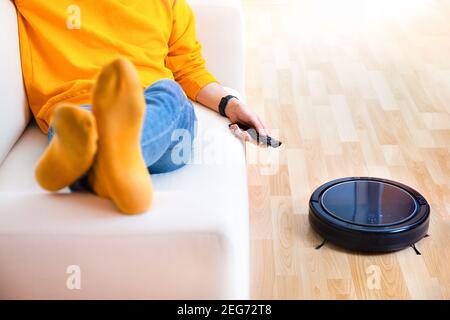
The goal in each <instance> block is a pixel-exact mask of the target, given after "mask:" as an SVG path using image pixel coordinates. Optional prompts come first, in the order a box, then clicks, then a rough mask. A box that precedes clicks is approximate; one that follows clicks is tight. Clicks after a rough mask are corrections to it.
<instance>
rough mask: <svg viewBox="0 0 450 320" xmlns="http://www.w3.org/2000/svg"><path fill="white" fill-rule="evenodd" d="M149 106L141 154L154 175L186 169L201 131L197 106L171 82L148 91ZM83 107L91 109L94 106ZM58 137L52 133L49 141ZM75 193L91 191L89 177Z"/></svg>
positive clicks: (146, 96)
mask: <svg viewBox="0 0 450 320" xmlns="http://www.w3.org/2000/svg"><path fill="white" fill-rule="evenodd" d="M144 97H145V103H146V105H147V108H146V111H145V117H144V126H143V129H142V134H141V152H142V155H143V157H144V160H145V163H146V165H147V167H148V169H149V171H150V172H151V173H152V174H154V173H155V174H157V173H165V172H170V171H174V170H176V169H179V168H181V167H183V166H184V165H185V164H186V163H187V162H188V161H189V160H190V159H191V154H192V142H193V139H194V137H195V135H196V131H197V118H196V116H195V112H194V107H193V105H192V103H191V102H190V101H189V99H188V98H187V97H186V95H185V94H184V92H183V90H182V89H181V87H180V85H179V84H178V83H177V82H175V81H173V80H169V79H163V80H159V81H157V82H155V83H154V84H153V85H151V86H150V87H148V88H147V89H145V91H144ZM81 108H85V109H87V110H91V106H90V105H83V106H81ZM53 135H54V131H53V128H52V127H50V128H49V130H48V140H49V142H50V140H51V139H52V137H53ZM71 188H72V190H86V189H89V186H88V185H87V177H86V175H85V176H84V177H83V178H81V179H80V181H78V182H76V183H75V184H74V185H72V186H71Z"/></svg>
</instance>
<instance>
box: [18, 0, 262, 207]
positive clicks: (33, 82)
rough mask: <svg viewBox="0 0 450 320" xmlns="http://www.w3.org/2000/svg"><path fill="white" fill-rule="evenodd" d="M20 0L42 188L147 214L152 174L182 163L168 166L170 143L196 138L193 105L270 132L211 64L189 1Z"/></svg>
mask: <svg viewBox="0 0 450 320" xmlns="http://www.w3.org/2000/svg"><path fill="white" fill-rule="evenodd" d="M14 2H15V5H16V8H17V12H18V23H19V37H20V52H21V61H22V69H23V76H24V82H25V87H26V92H27V96H28V101H29V104H30V106H31V109H32V111H33V114H34V116H35V119H36V121H37V124H38V125H39V127H40V129H41V130H42V131H43V132H44V133H47V134H48V138H49V141H50V143H49V145H48V147H47V149H46V150H45V152H44V154H43V155H42V157H41V158H40V160H39V162H38V164H37V167H36V179H37V181H38V182H39V184H40V185H41V186H42V187H43V188H44V189H46V190H49V191H57V190H60V189H62V188H65V187H67V186H70V187H71V189H72V190H75V191H80V190H84V191H91V192H94V193H95V194H97V195H98V196H101V197H105V198H109V199H111V200H112V201H113V202H114V203H115V205H116V206H117V207H118V208H119V210H120V211H122V212H123V213H127V214H135V213H140V212H144V211H146V210H147V209H148V208H149V207H150V205H151V203H152V194H153V190H152V184H151V179H150V175H149V172H151V173H163V172H170V171H173V170H176V169H178V168H180V167H181V166H183V165H184V164H183V163H181V164H180V163H175V162H174V161H173V160H172V156H171V151H172V149H173V147H174V146H175V145H176V144H177V143H178V141H172V139H171V137H172V133H173V132H174V131H175V130H180V129H182V130H187V131H188V132H189V133H190V134H191V135H194V134H195V121H196V116H195V113H194V108H193V105H192V103H191V102H190V101H189V99H188V98H190V99H191V100H193V101H197V102H199V103H200V104H202V105H204V106H206V107H208V108H210V109H212V110H214V111H219V105H220V104H221V102H222V114H223V115H226V116H227V117H228V118H229V119H230V120H231V122H233V123H234V122H242V123H245V124H248V125H250V126H251V127H254V128H255V129H256V130H257V131H258V132H259V133H260V134H265V130H266V127H265V125H264V124H263V123H262V121H261V120H260V119H259V117H258V116H257V115H256V114H255V113H254V112H253V111H252V110H251V109H249V108H248V107H247V106H246V105H245V104H244V103H243V102H242V101H239V100H238V99H237V98H231V97H229V96H228V93H227V92H226V91H225V90H224V88H223V87H222V86H221V85H220V84H218V82H217V81H216V79H215V78H214V76H213V75H212V74H211V73H210V72H209V71H208V70H207V68H206V67H205V60H204V59H203V57H202V54H201V46H200V44H199V42H198V41H197V40H196V33H195V21H194V15H193V12H192V10H191V8H190V6H189V5H188V3H187V2H186V0H127V1H123V0H116V1H109V0H98V1H92V0H46V1H42V0H15V1H14ZM224 31H225V30H224ZM224 97H226V98H225V99H223V98H224ZM231 129H232V131H233V133H235V134H236V135H238V136H239V137H241V138H242V139H244V140H247V141H249V140H251V138H250V136H249V135H248V133H246V132H243V131H241V130H240V129H239V128H238V127H237V126H232V127H231ZM183 152H187V151H186V150H183Z"/></svg>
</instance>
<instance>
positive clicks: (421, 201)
mask: <svg viewBox="0 0 450 320" xmlns="http://www.w3.org/2000/svg"><path fill="white" fill-rule="evenodd" d="M309 208H310V210H309V221H310V223H311V226H312V227H313V229H314V230H315V231H316V232H317V233H319V234H320V235H321V236H322V237H323V238H324V239H326V240H330V242H333V243H335V244H337V245H340V246H342V247H345V248H349V249H353V250H358V251H368V252H386V251H394V250H399V249H403V248H405V247H407V246H411V245H413V244H414V243H416V242H417V241H419V240H420V239H422V238H423V237H424V236H425V235H426V234H427V231H428V225H429V213H430V207H429V205H428V203H427V201H426V200H425V198H424V197H423V196H422V195H420V194H419V193H418V192H417V191H415V190H414V189H412V188H410V187H408V186H406V185H403V184H401V183H398V182H395V181H391V180H386V179H380V178H368V177H354V178H343V179H338V180H334V181H331V182H328V183H326V184H324V185H322V186H320V187H319V188H317V189H316V191H314V193H313V194H312V196H311V199H310V203H309Z"/></svg>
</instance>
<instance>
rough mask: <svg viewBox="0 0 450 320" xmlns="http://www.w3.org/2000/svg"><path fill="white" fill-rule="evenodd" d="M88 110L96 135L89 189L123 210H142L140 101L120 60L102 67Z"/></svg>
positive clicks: (129, 68) (135, 82)
mask: <svg viewBox="0 0 450 320" xmlns="http://www.w3.org/2000/svg"><path fill="white" fill-rule="evenodd" d="M92 111H93V113H94V115H95V118H96V121H97V129H98V134H99V141H98V152H97V156H96V160H95V161H94V164H93V166H92V168H91V171H90V174H89V183H90V185H91V187H92V188H93V190H94V192H95V193H96V194H97V195H99V196H102V197H105V198H110V199H111V200H112V201H113V202H114V203H115V204H116V206H117V207H118V208H119V209H120V210H121V211H122V212H123V213H127V214H136V213H141V212H144V211H146V210H147V209H148V208H149V207H150V205H151V202H152V198H153V188H152V183H151V179H150V175H149V172H148V170H147V167H146V165H145V162H144V159H143V157H142V154H141V147H140V137H141V130H142V126H143V121H144V113H145V101H144V95H143V91H142V87H141V85H140V82H139V79H138V75H137V72H136V70H135V68H134V66H133V65H132V64H131V63H130V62H128V61H127V60H125V59H117V60H115V61H114V62H112V63H111V64H109V65H107V66H106V67H105V68H104V69H103V70H102V72H101V73H100V76H99V78H98V80H97V83H96V86H95V89H94V96H93V101H92Z"/></svg>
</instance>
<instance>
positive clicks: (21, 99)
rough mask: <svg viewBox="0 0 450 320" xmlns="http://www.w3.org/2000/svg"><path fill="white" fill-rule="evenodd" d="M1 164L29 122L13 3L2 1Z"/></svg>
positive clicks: (0, 23) (0, 57)
mask: <svg viewBox="0 0 450 320" xmlns="http://www.w3.org/2000/svg"><path fill="white" fill-rule="evenodd" d="M0 39H1V41H0V114H1V116H0V164H1V163H2V161H3V159H4V158H5V157H6V155H7V154H8V152H9V151H10V150H11V148H12V146H13V145H14V143H15V142H16V141H17V139H18V138H19V136H20V135H21V134H22V132H23V130H24V129H25V127H26V125H27V124H28V121H29V119H30V111H29V109H28V104H27V101H26V95H25V89H24V86H23V81H22V69H21V66H20V51H19V36H18V33H17V16H16V10H15V7H14V4H13V2H11V1H9V0H1V1H0Z"/></svg>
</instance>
